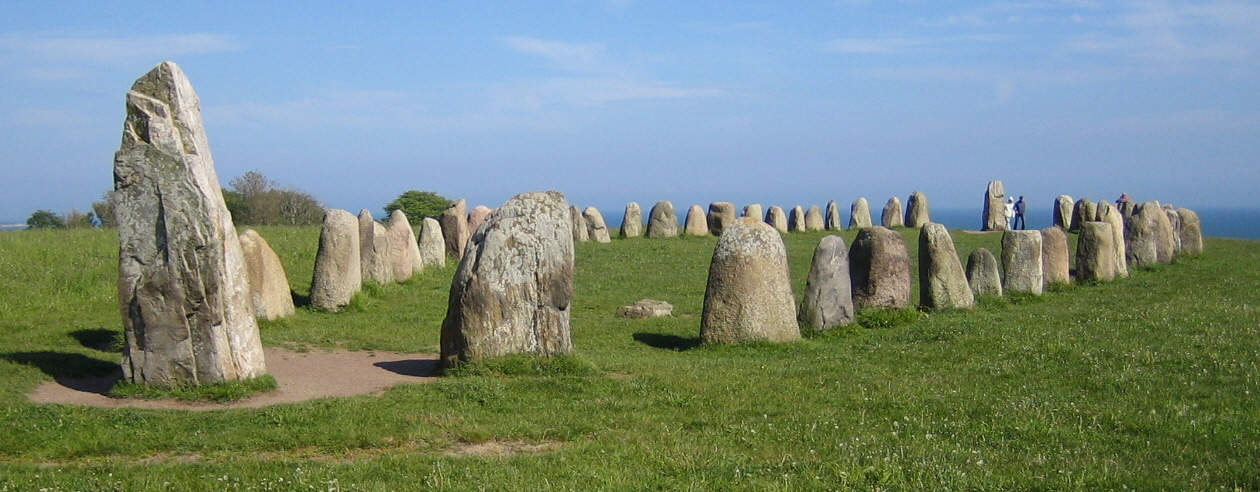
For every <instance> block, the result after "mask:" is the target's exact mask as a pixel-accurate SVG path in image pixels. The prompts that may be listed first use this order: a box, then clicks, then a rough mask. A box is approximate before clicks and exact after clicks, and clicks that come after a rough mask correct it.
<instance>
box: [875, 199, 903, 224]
mask: <svg viewBox="0 0 1260 492" xmlns="http://www.w3.org/2000/svg"><path fill="white" fill-rule="evenodd" d="M879 223H880V225H882V226H884V227H888V228H893V227H903V226H905V225H906V223H905V222H904V221H903V219H902V215H901V199H900V198H897V197H895V196H894V197H892V198H889V199H888V203H886V204H884V213H883V214H881V215H880V217H879Z"/></svg>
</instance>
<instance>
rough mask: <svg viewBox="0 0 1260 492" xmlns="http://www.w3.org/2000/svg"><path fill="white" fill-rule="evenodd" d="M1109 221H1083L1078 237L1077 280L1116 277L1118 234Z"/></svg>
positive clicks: (1084, 280) (1099, 279) (1097, 279)
mask: <svg viewBox="0 0 1260 492" xmlns="http://www.w3.org/2000/svg"><path fill="white" fill-rule="evenodd" d="M1111 228H1112V225H1111V224H1110V223H1107V222H1083V223H1082V224H1081V233H1080V235H1079V236H1077V238H1076V280H1077V281H1078V282H1088V281H1102V280H1112V279H1115V278H1116V275H1117V273H1118V272H1117V269H1116V245H1115V241H1116V236H1115V234H1113V233H1112V232H1111Z"/></svg>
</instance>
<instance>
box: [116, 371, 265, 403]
mask: <svg viewBox="0 0 1260 492" xmlns="http://www.w3.org/2000/svg"><path fill="white" fill-rule="evenodd" d="M278 387H279V385H277V384H276V378H274V377H272V376H271V375H270V374H264V375H262V376H259V377H256V378H252V379H242V380H239V381H227V382H223V383H215V384H203V385H188V386H178V387H174V388H158V387H153V386H145V385H143V384H137V383H132V382H130V381H121V382H119V383H118V384H116V385H114V387H113V388H112V389H110V390H109V396H110V397H111V398H138V399H142V400H178V401H195V402H215V403H227V402H232V401H237V400H243V399H245V398H249V397H251V396H254V395H256V394H258V393H266V392H268V391H272V390H275V389H276V388H278Z"/></svg>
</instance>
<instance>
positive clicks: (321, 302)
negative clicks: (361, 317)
mask: <svg viewBox="0 0 1260 492" xmlns="http://www.w3.org/2000/svg"><path fill="white" fill-rule="evenodd" d="M359 261H360V256H359V220H358V219H356V218H355V216H354V215H351V214H350V212H347V211H345V210H335V209H327V210H324V226H323V228H322V229H320V231H319V251H318V252H317V253H316V254H315V272H314V274H313V275H312V277H311V306H314V307H315V308H316V309H322V310H324V311H340V310H341V308H343V307H345V305H346V304H350V299H351V298H353V297H354V294H355V293H356V292H358V291H359V289H362V288H363V269H362V267H361V265H360V263H359Z"/></svg>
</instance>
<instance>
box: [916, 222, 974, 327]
mask: <svg viewBox="0 0 1260 492" xmlns="http://www.w3.org/2000/svg"><path fill="white" fill-rule="evenodd" d="M922 227H923V228H922V229H920V230H919V306H921V307H923V308H925V309H963V308H969V307H972V306H974V305H975V304H976V299H975V296H974V295H973V294H972V293H971V285H970V284H969V283H968V282H967V273H966V272H965V271H963V266H962V261H960V260H959V259H958V251H957V250H956V249H955V248H954V238H953V237H950V235H949V230H948V229H946V228H945V226H944V225H942V224H936V223H932V222H928V223H926V224H923V226H922Z"/></svg>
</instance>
